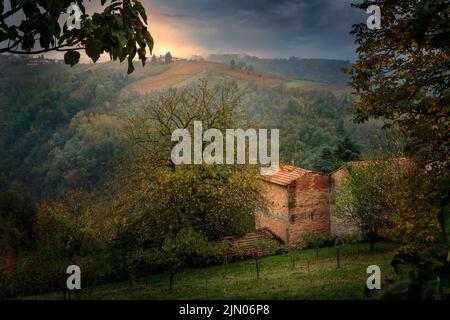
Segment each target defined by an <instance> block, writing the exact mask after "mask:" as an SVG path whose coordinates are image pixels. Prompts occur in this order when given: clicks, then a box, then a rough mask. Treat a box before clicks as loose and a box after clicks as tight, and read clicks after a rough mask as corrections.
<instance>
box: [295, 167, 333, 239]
mask: <svg viewBox="0 0 450 320" xmlns="http://www.w3.org/2000/svg"><path fill="white" fill-rule="evenodd" d="M293 186H294V188H293V192H292V193H291V217H290V223H289V240H290V242H292V243H297V242H301V241H302V240H303V235H304V234H305V233H306V232H315V233H320V234H324V235H328V234H329V233H330V206H329V177H328V176H327V175H322V174H320V173H315V172H310V173H308V174H307V175H305V176H303V177H301V178H299V179H297V180H296V181H295V182H294V184H293Z"/></svg>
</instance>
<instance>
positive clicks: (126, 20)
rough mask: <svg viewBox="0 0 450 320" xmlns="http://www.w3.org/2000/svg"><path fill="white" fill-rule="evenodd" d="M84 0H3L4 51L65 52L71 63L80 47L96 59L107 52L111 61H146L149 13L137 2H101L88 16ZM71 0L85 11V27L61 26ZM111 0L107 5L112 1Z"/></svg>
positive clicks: (0, 33)
mask: <svg viewBox="0 0 450 320" xmlns="http://www.w3.org/2000/svg"><path fill="white" fill-rule="evenodd" d="M85 2H86V1H83V0H76V1H74V0H63V1H52V0H11V1H6V3H5V1H4V0H0V53H12V54H40V53H44V52H49V51H61V52H64V53H65V54H64V60H65V62H66V63H67V64H70V65H71V66H73V65H75V64H77V63H78V62H79V60H80V53H79V51H80V50H84V51H85V52H86V55H87V56H88V57H90V58H91V59H92V61H94V62H96V61H97V60H98V59H99V58H100V56H101V54H103V53H107V54H109V55H110V57H111V59H112V60H120V61H121V62H122V61H124V60H125V59H128V72H129V73H131V72H133V70H134V66H133V59H134V58H135V57H136V55H138V58H139V59H140V60H141V61H142V63H143V64H145V61H146V54H147V48H148V49H149V51H150V53H151V51H152V50H153V38H152V36H151V35H150V32H149V31H148V30H147V26H146V25H147V14H146V12H145V9H144V7H143V6H142V4H141V3H140V2H139V1H137V0H124V1H121V0H110V1H107V0H100V1H99V2H100V3H101V5H102V6H104V8H103V11H102V12H99V13H94V14H93V15H92V16H89V15H88V14H86V9H85V6H84V3H85ZM72 3H75V4H76V5H78V7H79V9H80V11H81V17H80V19H81V21H80V28H69V27H68V26H67V24H64V25H63V26H61V24H60V18H61V16H62V15H63V14H66V12H67V9H68V8H69V7H70V6H71V4H72ZM107 3H108V4H107Z"/></svg>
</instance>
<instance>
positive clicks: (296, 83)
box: [286, 80, 323, 89]
mask: <svg viewBox="0 0 450 320" xmlns="http://www.w3.org/2000/svg"><path fill="white" fill-rule="evenodd" d="M321 85H323V83H322V82H318V81H311V80H290V81H288V82H287V83H286V87H288V88H289V89H295V88H301V87H305V86H321Z"/></svg>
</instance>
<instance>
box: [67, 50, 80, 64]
mask: <svg viewBox="0 0 450 320" xmlns="http://www.w3.org/2000/svg"><path fill="white" fill-rule="evenodd" d="M79 61H80V53H79V52H78V51H75V50H69V51H67V52H66V53H65V54H64V62H65V63H66V64H68V65H70V66H71V67H73V66H74V65H76V64H77V63H78V62H79Z"/></svg>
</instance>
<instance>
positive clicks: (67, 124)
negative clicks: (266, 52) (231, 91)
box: [0, 56, 378, 197]
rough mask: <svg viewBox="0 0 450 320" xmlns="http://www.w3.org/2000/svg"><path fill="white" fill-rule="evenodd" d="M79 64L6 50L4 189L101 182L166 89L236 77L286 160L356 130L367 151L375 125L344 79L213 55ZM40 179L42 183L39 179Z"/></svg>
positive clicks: (49, 191) (314, 153)
mask: <svg viewBox="0 0 450 320" xmlns="http://www.w3.org/2000/svg"><path fill="white" fill-rule="evenodd" d="M126 68H127V66H126V64H125V63H124V64H119V63H113V62H108V63H98V64H80V65H77V66H75V67H73V68H70V67H68V66H66V65H64V64H62V63H57V62H53V61H49V60H42V61H39V60H36V59H32V60H28V59H24V58H16V57H5V56H0V82H1V84H2V86H1V88H0V125H1V126H0V133H1V137H0V148H1V149H2V150H3V151H4V153H3V157H2V158H1V159H0V190H6V189H8V188H9V187H10V186H11V184H13V183H14V184H16V183H17V184H18V185H20V186H23V188H25V189H27V192H30V193H31V194H33V195H36V196H38V197H39V196H42V195H46V196H49V197H53V196H57V195H59V194H64V193H65V192H67V191H68V190H71V189H73V188H86V189H88V190H90V189H95V188H97V187H98V186H99V185H101V184H102V183H103V182H104V181H105V179H107V178H108V176H109V174H110V170H112V168H113V161H112V160H113V159H114V157H115V155H117V154H119V153H120V152H121V145H120V137H121V135H123V124H124V122H126V121H127V119H129V118H130V117H133V116H135V115H136V114H137V113H139V112H140V110H142V109H143V108H144V107H146V106H148V104H149V103H151V99H152V97H153V96H155V94H156V95H157V94H158V93H159V92H161V91H162V90H167V89H170V88H182V87H185V86H188V85H192V86H195V85H198V84H199V80H200V79H206V80H208V84H209V85H210V86H211V85H214V84H224V83H227V82H232V83H234V84H236V86H237V90H238V91H239V92H238V93H239V96H240V100H241V106H242V108H243V111H244V113H245V118H246V119H247V120H249V121H251V122H252V123H254V124H255V126H257V127H262V128H279V129H280V133H281V134H280V144H281V145H280V157H281V160H282V161H284V162H289V163H294V164H296V165H297V166H300V167H304V168H307V169H313V168H314V167H316V164H317V163H318V161H319V160H320V156H321V151H322V149H323V148H333V147H334V146H335V144H336V143H337V141H338V140H339V139H342V138H343V137H344V136H345V135H351V136H352V138H353V140H354V141H356V142H358V144H359V145H360V147H361V151H362V152H365V151H366V150H370V147H369V146H370V143H371V137H372V136H373V132H374V130H376V128H377V127H378V126H373V125H370V124H369V125H367V126H355V125H354V124H352V123H351V122H350V121H349V118H350V115H349V114H348V113H347V111H346V110H347V108H348V107H349V106H350V105H351V104H352V97H351V95H350V93H349V89H348V88H347V87H346V86H344V85H339V84H325V83H321V82H317V81H306V80H293V79H288V78H283V77H281V76H277V75H270V74H262V73H258V72H250V71H244V70H236V69H234V70H233V69H232V68H230V66H229V65H226V64H223V63H217V62H210V61H186V60H179V61H175V62H174V63H171V64H162V63H159V62H154V63H148V64H147V65H146V66H145V67H144V68H143V67H142V66H140V65H138V64H136V70H135V72H134V73H133V74H132V75H127V74H126ZM37 183H38V184H41V185H42V187H41V188H35V187H34V186H36V185H38V184H37Z"/></svg>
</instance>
